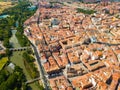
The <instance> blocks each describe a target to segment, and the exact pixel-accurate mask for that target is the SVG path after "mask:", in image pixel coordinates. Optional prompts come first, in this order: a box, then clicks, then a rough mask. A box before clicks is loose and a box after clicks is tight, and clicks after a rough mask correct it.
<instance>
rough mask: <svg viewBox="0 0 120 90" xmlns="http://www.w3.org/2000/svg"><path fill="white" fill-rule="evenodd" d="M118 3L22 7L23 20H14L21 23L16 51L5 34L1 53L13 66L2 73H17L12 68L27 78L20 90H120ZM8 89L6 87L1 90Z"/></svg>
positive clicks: (44, 2)
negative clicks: (5, 37)
mask: <svg viewBox="0 0 120 90" xmlns="http://www.w3.org/2000/svg"><path fill="white" fill-rule="evenodd" d="M113 1H114V0H70V1H69V0H65V1H64V0H52V1H49V0H35V1H34V0H30V2H32V3H30V4H33V6H29V5H27V3H23V4H22V3H20V5H23V7H22V6H18V11H20V12H19V13H20V14H21V15H22V16H20V15H19V13H18V14H15V15H13V17H15V18H14V20H15V21H14V22H13V23H12V24H11V23H10V25H11V28H12V29H11V30H12V36H11V37H9V38H10V39H9V40H10V42H9V43H10V45H12V47H11V46H9V47H7V45H8V44H6V43H5V41H4V40H3V41H2V39H1V34H0V40H1V44H0V46H1V48H0V53H4V54H5V56H1V57H2V59H1V60H0V61H2V60H3V59H5V57H7V56H8V59H7V60H8V61H6V62H9V60H10V63H8V64H4V66H3V65H2V68H1V67H0V70H1V71H2V69H3V70H6V68H7V72H10V73H11V70H9V69H8V68H12V69H13V71H12V73H13V74H15V75H16V76H17V75H18V74H16V73H17V72H19V71H20V72H19V73H23V74H22V75H21V76H23V75H25V77H26V78H25V79H24V80H22V81H19V80H18V81H16V82H21V83H22V84H20V85H18V84H17V85H16V87H20V86H21V88H20V90H120V2H118V1H117V2H113ZM14 5H16V3H15V4H14ZM19 7H20V8H21V7H22V8H23V9H22V10H21V9H20V10H19ZM31 7H32V9H31ZM34 9H35V10H34ZM13 11H14V10H13ZM21 11H22V12H23V14H22V12H21ZM15 13H16V12H15ZM17 15H18V17H19V18H18V19H16V16H17ZM27 15H29V16H27ZM26 16H27V17H26ZM9 17H10V16H9ZM9 17H8V18H9ZM22 18H24V19H23V20H22ZM11 20H12V18H11ZM1 22H2V21H1ZM8 22H9V21H8ZM21 23H22V24H21ZM16 24H17V25H16ZM10 25H9V26H10ZM1 27H3V26H1ZM0 30H1V29H0ZM15 33H16V34H15ZM2 42H3V45H2ZM4 43H5V44H4ZM5 48H7V49H8V50H7V49H6V50H7V51H6V50H5ZM11 52H12V55H11ZM6 55H7V56H6ZM14 58H16V59H17V58H18V61H16V59H15V60H14ZM19 58H22V59H19ZM19 60H21V61H22V62H21V64H22V63H23V64H22V65H21V64H20V62H19ZM0 66H1V63H0ZM17 66H19V67H20V68H22V69H23V71H22V70H20V69H19V68H16V67H17ZM28 74H29V75H28ZM1 75H2V74H0V79H1V78H2V76H1ZM17 77H19V75H18V76H17ZM19 78H20V77H19ZM8 79H9V77H8ZM8 79H6V80H7V81H8ZM1 80H2V79H1ZM2 81H4V80H2ZM35 82H37V84H36V83H35ZM31 83H35V84H34V85H33V84H32V85H31ZM4 85H7V83H5V84H1V83H0V88H2V87H3V86H4ZM24 85H25V86H26V88H24V87H25V86H24ZM37 86H39V88H38V87H37ZM30 87H31V88H30ZM9 89H10V90H17V89H15V88H14V89H13V88H12V87H10V88H9ZM2 90H7V89H2Z"/></svg>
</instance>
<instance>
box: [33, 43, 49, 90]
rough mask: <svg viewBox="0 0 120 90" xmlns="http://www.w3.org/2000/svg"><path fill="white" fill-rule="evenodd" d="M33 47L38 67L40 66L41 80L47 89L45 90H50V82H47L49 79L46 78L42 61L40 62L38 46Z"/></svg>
mask: <svg viewBox="0 0 120 90" xmlns="http://www.w3.org/2000/svg"><path fill="white" fill-rule="evenodd" d="M32 47H33V49H34V53H35V56H36V60H37V63H38V65H39V70H40V78H41V80H42V82H43V85H44V88H45V90H50V86H49V83H48V80H47V78H46V77H45V73H44V68H43V67H42V64H41V61H40V55H39V52H38V49H37V46H35V45H33V44H32Z"/></svg>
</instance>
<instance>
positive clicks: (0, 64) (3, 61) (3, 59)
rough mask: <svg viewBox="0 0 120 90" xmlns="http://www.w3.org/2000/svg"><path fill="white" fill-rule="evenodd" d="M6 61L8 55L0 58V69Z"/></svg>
mask: <svg viewBox="0 0 120 90" xmlns="http://www.w3.org/2000/svg"><path fill="white" fill-rule="evenodd" d="M7 61H8V57H4V58H2V59H1V60H0V70H1V69H2V68H3V67H4V65H5V64H6V63H7Z"/></svg>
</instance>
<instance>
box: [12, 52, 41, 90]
mask: <svg viewBox="0 0 120 90" xmlns="http://www.w3.org/2000/svg"><path fill="white" fill-rule="evenodd" d="M23 52H24V51H16V52H13V55H12V56H11V57H10V60H11V61H12V62H13V63H15V64H16V65H18V66H20V67H21V68H22V69H23V72H24V74H25V76H26V78H27V80H31V79H32V78H31V77H30V75H29V73H28V72H27V70H26V68H25V66H24V61H23V58H22V54H23ZM29 86H31V89H29V90H39V86H38V85H37V84H36V82H34V83H32V84H30V85H29Z"/></svg>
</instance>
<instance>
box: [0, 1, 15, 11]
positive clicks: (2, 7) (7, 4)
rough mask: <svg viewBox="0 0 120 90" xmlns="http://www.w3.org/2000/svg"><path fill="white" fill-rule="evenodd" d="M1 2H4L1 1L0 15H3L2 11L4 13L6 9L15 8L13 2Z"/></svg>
mask: <svg viewBox="0 0 120 90" xmlns="http://www.w3.org/2000/svg"><path fill="white" fill-rule="evenodd" d="M1 1H2V0H0V13H2V11H4V10H5V9H7V8H10V7H12V6H14V5H13V4H12V3H11V2H1Z"/></svg>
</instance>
